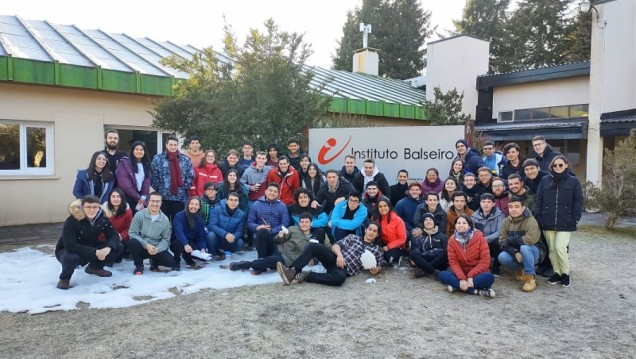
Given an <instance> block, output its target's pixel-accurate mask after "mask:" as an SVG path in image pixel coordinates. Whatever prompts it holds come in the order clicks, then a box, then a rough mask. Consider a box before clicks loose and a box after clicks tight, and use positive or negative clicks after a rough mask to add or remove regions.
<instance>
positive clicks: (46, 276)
mask: <svg viewBox="0 0 636 359" xmlns="http://www.w3.org/2000/svg"><path fill="white" fill-rule="evenodd" d="M254 259H256V251H252V252H246V253H244V254H239V255H237V254H232V256H230V257H228V259H226V260H224V261H222V262H214V261H212V262H207V263H202V262H200V261H197V263H199V264H201V265H204V267H203V268H202V269H200V270H192V269H188V268H187V267H186V266H185V264H184V263H183V261H181V265H182V269H181V271H180V272H167V273H153V272H150V270H149V265H148V261H147V260H146V261H145V263H144V264H145V268H144V269H145V270H144V274H143V275H141V276H135V275H133V273H132V272H133V269H134V266H133V262H132V261H129V260H124V261H123V262H121V263H119V264H115V265H114V266H113V268H106V269H109V270H111V271H112V272H113V276H112V277H109V278H100V277H98V276H94V275H89V274H86V273H85V272H84V268H83V267H82V268H79V267H78V269H76V270H75V273H74V274H73V277H72V278H71V286H72V287H71V288H70V289H68V290H61V289H57V288H56V284H57V281H58V276H59V274H60V271H61V269H62V266H61V265H60V263H59V262H58V261H57V259H56V258H55V256H53V255H50V254H46V253H43V252H42V251H39V250H37V249H33V248H21V249H18V250H15V251H13V252H6V253H0V293H2V294H0V311H8V312H14V313H15V312H27V313H30V314H37V313H43V312H47V311H56V310H74V309H78V308H80V307H81V306H80V305H79V304H80V303H86V304H88V306H89V307H90V308H121V307H129V306H133V305H138V304H143V303H147V302H150V301H154V300H159V299H167V298H171V297H174V296H175V293H180V294H190V293H195V292H198V291H200V290H202V289H206V288H213V289H224V288H234V287H241V286H247V285H257V284H265V283H276V282H282V281H281V279H280V276H279V275H278V273H276V271H268V272H266V273H263V274H261V275H258V276H254V275H251V274H250V272H249V271H245V272H243V271H238V272H232V271H230V270H228V269H221V268H220V266H219V265H221V264H225V265H227V264H229V263H230V261H239V260H248V261H251V260H254ZM315 269H316V270H319V268H315ZM175 289H176V290H175Z"/></svg>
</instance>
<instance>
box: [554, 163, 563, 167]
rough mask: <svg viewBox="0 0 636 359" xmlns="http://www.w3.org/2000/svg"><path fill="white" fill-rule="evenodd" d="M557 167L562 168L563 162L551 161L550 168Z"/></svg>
mask: <svg viewBox="0 0 636 359" xmlns="http://www.w3.org/2000/svg"><path fill="white" fill-rule="evenodd" d="M557 167H559V168H563V167H565V163H553V164H552V168H557Z"/></svg>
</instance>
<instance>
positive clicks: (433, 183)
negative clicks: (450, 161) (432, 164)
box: [422, 168, 444, 193]
mask: <svg viewBox="0 0 636 359" xmlns="http://www.w3.org/2000/svg"><path fill="white" fill-rule="evenodd" d="M443 189H444V182H442V180H441V179H440V178H439V171H438V170H437V168H429V169H427V170H426V178H424V181H422V193H428V192H431V191H433V192H435V193H440V192H441V191H442V190H443Z"/></svg>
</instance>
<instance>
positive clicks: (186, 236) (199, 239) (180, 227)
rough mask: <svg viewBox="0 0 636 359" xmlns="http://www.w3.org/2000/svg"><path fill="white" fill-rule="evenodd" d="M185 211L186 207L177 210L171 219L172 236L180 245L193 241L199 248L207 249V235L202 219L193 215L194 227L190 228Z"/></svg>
mask: <svg viewBox="0 0 636 359" xmlns="http://www.w3.org/2000/svg"><path fill="white" fill-rule="evenodd" d="M186 211H187V209H185V210H183V211H181V212H178V213H177V214H176V215H175V216H174V219H173V220H172V225H173V226H174V236H175V237H176V238H177V240H178V241H179V243H181V245H182V246H186V245H187V244H189V243H190V242H193V243H196V244H197V247H198V248H199V249H206V250H207V249H208V242H207V241H206V240H205V239H206V237H207V235H206V234H205V223H203V219H202V218H201V217H200V216H198V215H196V216H194V228H190V226H189V225H188V214H187V212H186Z"/></svg>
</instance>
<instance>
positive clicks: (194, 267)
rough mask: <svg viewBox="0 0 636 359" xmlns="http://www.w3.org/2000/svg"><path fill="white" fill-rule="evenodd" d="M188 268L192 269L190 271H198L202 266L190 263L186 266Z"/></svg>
mask: <svg viewBox="0 0 636 359" xmlns="http://www.w3.org/2000/svg"><path fill="white" fill-rule="evenodd" d="M188 268H190V269H192V270H199V269H201V268H203V267H202V266H200V265H198V264H196V263H190V264H188Z"/></svg>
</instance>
